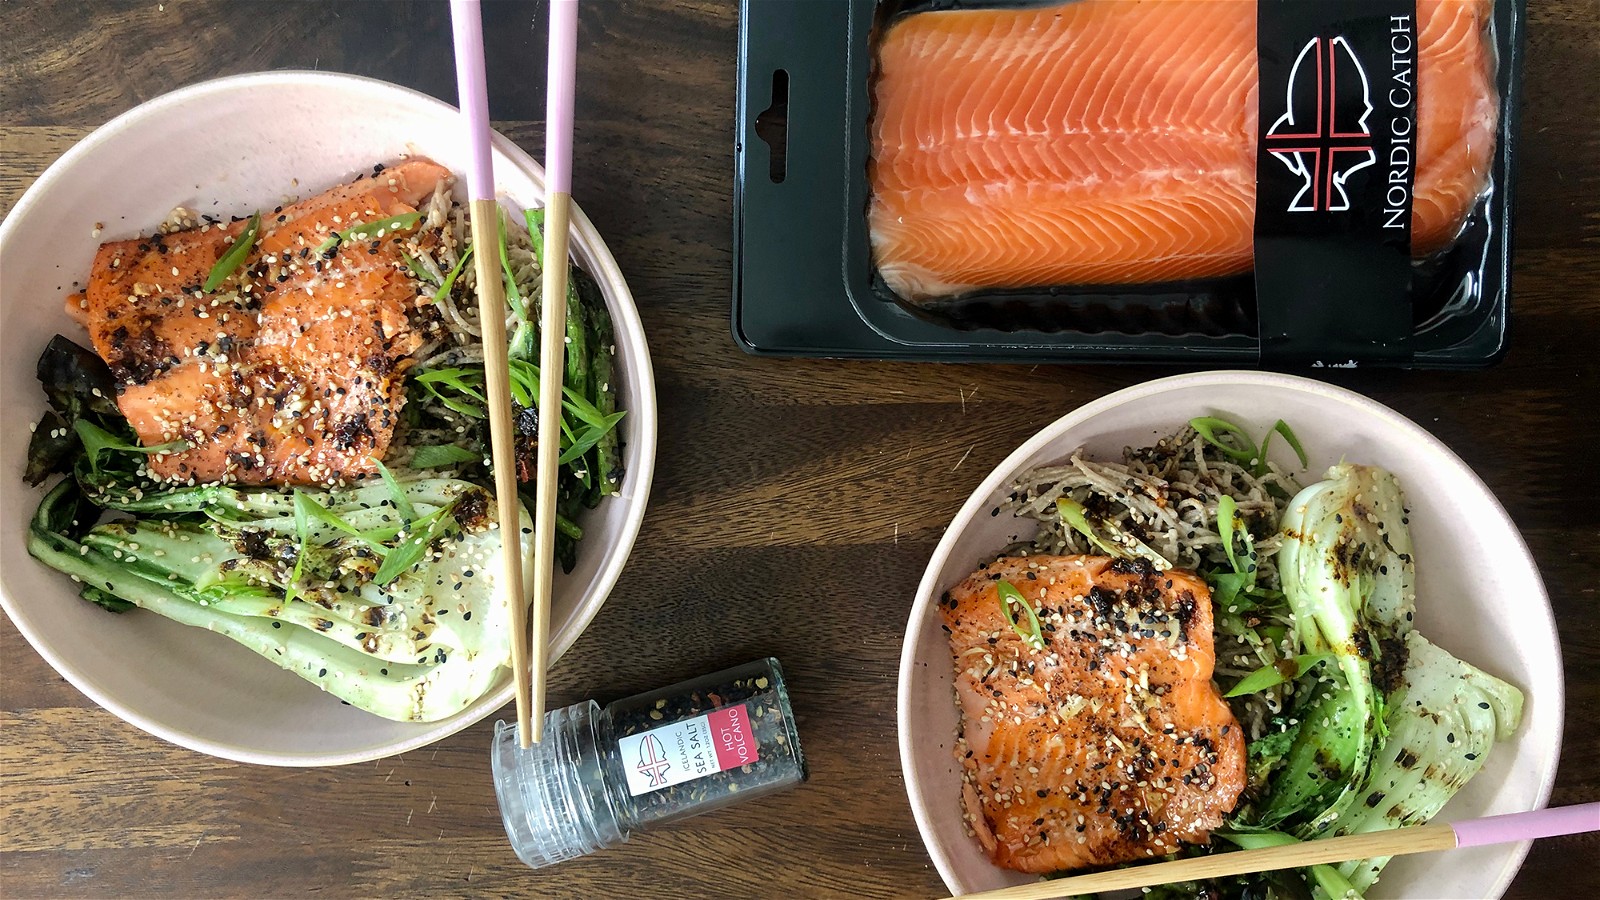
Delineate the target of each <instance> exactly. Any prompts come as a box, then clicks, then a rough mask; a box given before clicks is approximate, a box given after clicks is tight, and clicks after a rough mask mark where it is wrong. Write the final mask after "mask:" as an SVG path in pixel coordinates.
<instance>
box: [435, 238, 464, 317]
mask: <svg viewBox="0 0 1600 900" xmlns="http://www.w3.org/2000/svg"><path fill="white" fill-rule="evenodd" d="M471 258H472V245H471V244H468V245H467V249H466V250H464V251H462V253H461V256H459V257H457V259H456V264H455V265H453V266H451V267H450V271H449V272H448V273H446V274H445V276H444V281H441V282H439V289H438V290H437V291H434V292H433V302H435V303H438V302H439V301H440V300H443V299H444V298H446V297H448V296H450V289H451V288H453V287H455V286H456V276H458V275H460V274H461V267H462V266H464V265H466V264H467V260H469V259H471Z"/></svg>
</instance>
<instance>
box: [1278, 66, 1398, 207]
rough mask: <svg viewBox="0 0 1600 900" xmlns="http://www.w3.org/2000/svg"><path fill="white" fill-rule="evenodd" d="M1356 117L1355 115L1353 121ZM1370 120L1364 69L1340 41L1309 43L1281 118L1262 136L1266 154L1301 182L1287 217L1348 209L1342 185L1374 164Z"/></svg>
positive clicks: (1288, 89)
mask: <svg viewBox="0 0 1600 900" xmlns="http://www.w3.org/2000/svg"><path fill="white" fill-rule="evenodd" d="M1341 91H1343V92H1344V93H1343V94H1342V95H1341V93H1340V92H1341ZM1341 100H1342V101H1343V102H1341ZM1354 112H1359V115H1355V116H1354V118H1351V116H1352V114H1353V113H1354ZM1371 115H1372V96H1371V89H1370V86H1369V84H1368V83H1367V72H1366V68H1365V67H1363V66H1362V65H1361V60H1360V59H1358V58H1357V57H1356V54H1355V50H1354V49H1352V48H1351V46H1350V42H1349V41H1347V40H1345V39H1344V38H1343V37H1333V38H1324V37H1314V38H1312V39H1311V40H1309V41H1307V42H1306V45H1305V46H1304V47H1303V48H1301V50H1300V55H1299V56H1298V57H1296V58H1295V61H1294V66H1293V67H1292V68H1291V69H1290V70H1289V83H1288V85H1287V86H1286V87H1285V89H1284V113H1283V115H1282V116H1279V117H1278V120H1277V121H1276V122H1273V123H1272V127H1271V128H1269V129H1267V134H1266V142H1267V150H1268V152H1270V153H1271V154H1272V155H1273V156H1274V157H1276V158H1277V160H1278V161H1279V162H1281V163H1283V164H1284V166H1285V167H1287V168H1288V169H1289V171H1290V173H1292V174H1294V175H1298V176H1299V177H1300V179H1301V181H1302V182H1303V183H1302V185H1301V187H1300V190H1299V192H1298V193H1296V194H1295V195H1294V199H1292V200H1290V201H1289V206H1288V211H1289V212H1320V211H1328V212H1340V211H1343V210H1347V209H1349V208H1350V198H1349V196H1348V195H1346V193H1345V182H1346V181H1347V179H1349V177H1350V176H1351V175H1353V174H1355V173H1356V172H1359V171H1361V170H1362V169H1365V168H1367V167H1368V166H1371V165H1373V164H1375V163H1376V162H1377V161H1378V155H1377V153H1376V152H1374V150H1373V146H1372V141H1373V136H1372V129H1371V128H1370V127H1368V125H1367V119H1368V118H1369V117H1370V116H1371Z"/></svg>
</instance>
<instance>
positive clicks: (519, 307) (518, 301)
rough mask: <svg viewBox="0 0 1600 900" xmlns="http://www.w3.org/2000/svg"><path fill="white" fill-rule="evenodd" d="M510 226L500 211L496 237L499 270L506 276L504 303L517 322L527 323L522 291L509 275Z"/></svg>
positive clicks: (502, 210)
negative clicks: (507, 246) (507, 304)
mask: <svg viewBox="0 0 1600 900" xmlns="http://www.w3.org/2000/svg"><path fill="white" fill-rule="evenodd" d="M510 227H511V225H510V223H509V222H507V221H506V216H505V210H504V209H501V210H500V228H499V229H498V230H497V231H496V235H497V236H498V237H499V238H500V270H501V271H502V272H504V273H505V276H506V302H507V303H510V304H511V311H512V312H513V313H516V316H517V321H518V322H526V321H528V307H527V306H526V305H524V304H523V302H522V291H520V290H518V289H517V277H516V276H515V275H513V274H511V253H510V251H509V250H507V249H506V229H508V228H510Z"/></svg>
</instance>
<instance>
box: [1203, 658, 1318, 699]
mask: <svg viewBox="0 0 1600 900" xmlns="http://www.w3.org/2000/svg"><path fill="white" fill-rule="evenodd" d="M1330 659H1333V654H1332V653H1307V654H1304V655H1301V656H1292V657H1289V658H1288V659H1280V660H1278V661H1277V662H1275V663H1272V664H1271V665H1266V666H1262V667H1261V668H1259V669H1257V670H1255V671H1254V672H1251V673H1250V674H1249V675H1246V676H1245V677H1243V678H1241V679H1239V683H1238V684H1236V685H1234V686H1233V690H1231V691H1228V692H1227V693H1226V694H1223V696H1224V697H1243V696H1244V695H1245V694H1256V693H1260V692H1261V691H1264V690H1266V689H1267V688H1274V687H1277V686H1278V685H1280V684H1283V683H1284V682H1286V681H1293V680H1295V679H1296V678H1299V677H1300V676H1301V675H1304V674H1305V673H1307V672H1309V671H1311V668H1312V667H1313V666H1315V665H1317V664H1319V663H1323V662H1327V661H1328V660H1330Z"/></svg>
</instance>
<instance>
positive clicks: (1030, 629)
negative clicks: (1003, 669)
mask: <svg viewBox="0 0 1600 900" xmlns="http://www.w3.org/2000/svg"><path fill="white" fill-rule="evenodd" d="M995 587H997V588H998V589H999V591H1000V614H1001V615H1003V616H1005V617H1006V622H1007V623H1009V624H1010V625H1011V630H1012V631H1015V632H1016V633H1017V637H1020V638H1022V639H1023V640H1024V641H1026V642H1027V644H1028V646H1030V647H1032V648H1033V649H1035V650H1043V649H1044V630H1043V629H1042V628H1040V626H1039V614H1038V613H1036V612H1034V611H1033V606H1032V604H1030V603H1028V601H1027V600H1026V599H1025V598H1024V597H1023V596H1022V592H1021V591H1019V590H1017V586H1016V585H1014V584H1012V583H1011V582H1009V581H1003V580H1002V581H1000V582H998V583H997V584H996V585H995ZM1013 603H1015V604H1016V605H1017V606H1019V607H1021V608H1022V611H1023V612H1024V613H1026V614H1027V617H1028V624H1027V626H1026V627H1024V626H1022V625H1019V624H1018V623H1017V618H1016V616H1015V615H1013V614H1012V612H1011V605H1012V604H1013Z"/></svg>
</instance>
